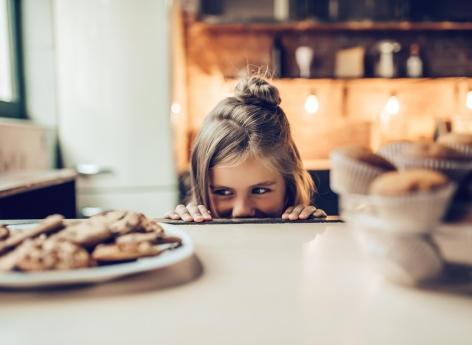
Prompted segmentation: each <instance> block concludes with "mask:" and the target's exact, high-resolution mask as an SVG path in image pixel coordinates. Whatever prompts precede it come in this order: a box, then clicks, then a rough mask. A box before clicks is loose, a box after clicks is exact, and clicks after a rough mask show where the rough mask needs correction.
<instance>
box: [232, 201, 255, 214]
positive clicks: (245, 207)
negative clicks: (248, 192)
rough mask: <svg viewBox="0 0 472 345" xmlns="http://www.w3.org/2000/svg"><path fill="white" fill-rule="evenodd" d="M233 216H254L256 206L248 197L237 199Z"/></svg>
mask: <svg viewBox="0 0 472 345" xmlns="http://www.w3.org/2000/svg"><path fill="white" fill-rule="evenodd" d="M232 217H233V218H249V217H254V207H252V205H251V203H250V202H248V200H246V199H241V200H236V201H235V203H234V206H233V213H232Z"/></svg>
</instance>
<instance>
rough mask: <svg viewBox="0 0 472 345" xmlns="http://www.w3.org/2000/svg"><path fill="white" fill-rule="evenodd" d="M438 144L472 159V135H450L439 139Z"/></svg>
mask: <svg viewBox="0 0 472 345" xmlns="http://www.w3.org/2000/svg"><path fill="white" fill-rule="evenodd" d="M438 143H440V144H442V145H445V146H448V147H450V148H452V149H454V150H456V151H458V152H460V153H462V154H463V155H464V156H465V157H467V158H469V159H472V134H468V133H448V134H445V135H441V136H440V137H439V138H438Z"/></svg>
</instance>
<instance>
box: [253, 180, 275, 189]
mask: <svg viewBox="0 0 472 345" xmlns="http://www.w3.org/2000/svg"><path fill="white" fill-rule="evenodd" d="M274 184H275V181H264V182H259V183H256V184H253V185H252V186H251V188H252V187H258V186H264V187H267V186H272V185H274Z"/></svg>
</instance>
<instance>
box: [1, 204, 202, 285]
mask: <svg viewBox="0 0 472 345" xmlns="http://www.w3.org/2000/svg"><path fill="white" fill-rule="evenodd" d="M193 252H194V246H193V242H192V239H191V238H190V237H189V236H188V235H187V234H186V233H185V232H184V231H182V230H180V229H178V228H177V227H175V226H172V225H167V224H158V223H156V222H155V221H153V220H151V219H149V218H146V216H144V215H143V214H142V213H139V212H133V211H109V212H105V213H101V214H98V215H96V216H93V217H91V218H88V219H83V220H65V219H64V218H63V217H62V216H60V215H51V216H49V217H47V218H45V219H43V220H42V221H40V222H38V223H34V224H22V225H9V226H1V225H0V286H1V287H8V288H14V287H26V288H32V287H45V286H65V285H76V284H89V283H100V282H105V281H109V280H112V279H116V278H120V277H123V276H126V275H130V274H136V273H142V272H146V271H151V270H155V269H159V268H163V267H167V266H171V265H173V264H175V263H177V262H180V261H182V260H184V259H186V258H188V257H190V256H191V255H192V254H193Z"/></svg>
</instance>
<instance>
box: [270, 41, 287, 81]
mask: <svg viewBox="0 0 472 345" xmlns="http://www.w3.org/2000/svg"><path fill="white" fill-rule="evenodd" d="M271 53H272V56H271V59H272V70H273V73H274V77H277V78H282V77H284V76H285V70H284V62H285V61H284V60H285V51H284V46H283V43H282V38H281V37H280V36H279V35H275V36H274V41H273V42H272V52H271Z"/></svg>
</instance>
